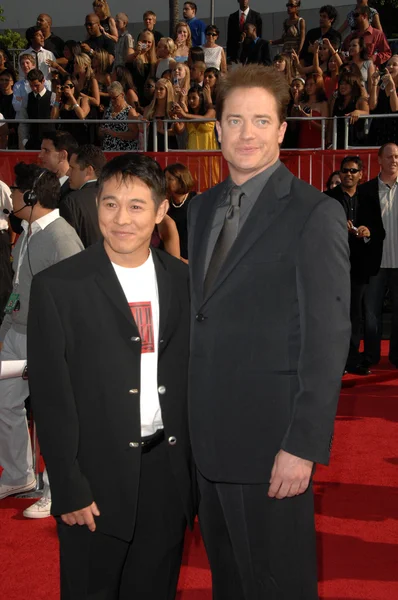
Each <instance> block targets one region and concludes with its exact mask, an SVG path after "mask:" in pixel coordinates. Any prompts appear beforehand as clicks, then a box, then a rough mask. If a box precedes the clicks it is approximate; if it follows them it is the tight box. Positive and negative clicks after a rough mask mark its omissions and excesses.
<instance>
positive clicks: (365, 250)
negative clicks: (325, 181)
mask: <svg viewBox="0 0 398 600" xmlns="http://www.w3.org/2000/svg"><path fill="white" fill-rule="evenodd" d="M362 169H363V164H362V160H361V159H360V158H359V157H358V156H346V157H345V158H343V160H342V161H341V166H340V178H341V184H340V185H338V186H336V187H335V188H333V189H332V190H329V191H328V192H327V194H328V195H329V196H331V197H332V198H336V200H338V201H339V202H340V204H341V205H342V206H343V208H344V210H345V213H346V216H347V227H348V241H349V245H350V262H351V307H350V317H351V340H350V350H349V354H348V359H347V365H346V370H347V371H348V372H349V373H355V374H357V375H368V374H369V369H368V367H367V366H366V365H364V364H362V363H361V357H360V354H359V344H360V341H361V323H362V303H363V299H364V295H365V291H366V288H367V285H368V283H369V278H370V276H371V275H375V274H376V273H377V272H378V270H379V267H380V260H381V252H380V248H381V247H382V244H383V239H384V237H385V231H384V228H383V223H382V220H381V214H380V207H379V206H378V202H377V199H366V200H365V199H364V198H362V199H361V196H360V194H359V192H358V185H359V183H360V181H361V179H362V176H363V171H362Z"/></svg>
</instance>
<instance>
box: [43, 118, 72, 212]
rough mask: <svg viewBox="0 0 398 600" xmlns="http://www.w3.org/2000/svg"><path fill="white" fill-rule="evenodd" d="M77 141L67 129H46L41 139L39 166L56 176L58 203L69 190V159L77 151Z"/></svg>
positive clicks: (60, 202)
mask: <svg viewBox="0 0 398 600" xmlns="http://www.w3.org/2000/svg"><path fill="white" fill-rule="evenodd" d="M78 147H79V144H78V142H77V141H76V140H75V138H74V137H73V136H72V135H71V134H70V133H69V132H68V131H59V130H58V131H46V132H45V133H44V135H43V139H42V141H41V147H40V153H39V161H40V166H42V167H43V168H44V169H47V170H48V171H51V173H55V175H56V176H57V177H58V181H59V185H60V186H61V188H60V198H59V204H62V202H63V201H64V199H65V197H66V196H67V195H68V194H69V192H70V185H69V167H70V165H69V161H70V158H71V156H72V154H73V153H74V152H77V149H78Z"/></svg>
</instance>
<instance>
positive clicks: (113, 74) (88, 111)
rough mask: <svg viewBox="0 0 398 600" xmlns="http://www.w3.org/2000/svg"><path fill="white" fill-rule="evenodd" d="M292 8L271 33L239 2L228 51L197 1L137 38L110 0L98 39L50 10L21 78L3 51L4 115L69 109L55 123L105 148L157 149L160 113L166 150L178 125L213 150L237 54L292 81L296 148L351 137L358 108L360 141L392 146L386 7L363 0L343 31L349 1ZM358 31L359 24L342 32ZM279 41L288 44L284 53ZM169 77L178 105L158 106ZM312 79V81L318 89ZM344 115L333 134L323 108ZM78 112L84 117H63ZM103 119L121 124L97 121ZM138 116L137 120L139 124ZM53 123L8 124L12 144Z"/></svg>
mask: <svg viewBox="0 0 398 600" xmlns="http://www.w3.org/2000/svg"><path fill="white" fill-rule="evenodd" d="M286 6H287V19H286V20H285V21H284V24H283V32H282V36H281V37H280V38H279V39H275V40H265V39H262V37H261V35H262V18H261V15H260V14H259V13H258V12H256V11H254V10H252V9H251V8H250V7H249V5H248V0H239V10H238V11H236V12H234V13H232V14H231V15H230V17H229V19H228V28H227V43H226V50H224V48H223V47H222V46H221V45H219V44H218V38H219V35H220V32H219V29H218V27H217V26H216V25H212V24H210V25H206V24H205V23H204V22H203V21H201V20H200V19H199V18H198V17H197V10H198V8H197V5H196V4H195V3H194V2H185V3H184V6H183V15H184V20H183V21H179V22H178V23H177V25H176V28H175V32H174V36H173V38H171V37H167V36H163V34H162V33H161V32H159V31H157V29H156V14H155V13H154V12H153V11H150V10H148V11H146V12H145V13H144V15H143V25H144V27H143V29H142V31H141V32H140V33H139V35H138V36H137V39H136V40H134V39H133V38H132V36H131V34H130V33H129V32H128V16H127V15H126V14H125V13H117V14H116V15H115V17H114V18H113V17H112V16H111V12H110V8H109V6H108V4H107V2H106V0H98V1H95V2H94V3H93V9H94V12H93V13H91V14H88V15H87V16H86V18H85V27H86V31H87V39H86V40H85V41H84V42H81V43H80V42H76V41H74V40H67V41H65V42H64V41H63V40H61V39H60V38H59V37H57V36H55V35H54V34H53V33H52V31H51V26H52V20H51V17H50V16H49V15H46V14H41V15H39V17H38V19H37V24H36V26H34V27H30V28H29V29H28V30H27V31H26V39H27V49H26V50H24V51H23V52H22V53H21V54H20V56H19V72H18V78H17V75H16V73H15V72H14V69H13V67H12V65H11V63H10V57H9V55H8V56H7V49H4V50H0V114H1V115H3V117H4V118H6V119H18V118H19V119H22V118H23V119H54V120H58V119H59V120H60V121H61V122H60V123H55V124H54V127H56V128H57V129H61V130H65V131H70V132H71V133H73V135H74V137H75V138H76V139H78V140H79V143H94V144H96V145H99V146H102V148H103V149H104V150H143V149H144V147H145V148H146V149H148V141H149V139H150V138H151V141H150V145H151V147H152V148H153V145H154V136H153V133H151V134H150V135H148V133H149V129H150V125H151V123H152V122H153V121H155V122H156V125H157V127H156V129H157V131H158V134H157V142H155V143H157V147H158V150H159V151H162V149H163V148H164V137H165V131H166V130H167V136H169V135H170V146H168V147H169V148H170V149H173V148H180V149H188V150H191V149H195V150H197V149H200V150H213V149H218V148H219V146H218V143H217V140H216V137H215V135H214V120H212V119H213V116H214V113H213V111H214V102H215V96H216V92H217V82H218V81H219V78H220V77H223V76H225V74H226V72H227V69H230V68H234V66H236V64H244V65H246V64H252V63H257V64H264V65H271V64H272V65H273V66H274V67H275V69H276V70H277V71H282V72H283V73H284V74H285V76H286V79H287V81H288V83H289V85H290V86H291V98H290V104H289V110H288V116H289V117H291V118H292V119H293V120H292V121H291V122H290V123H289V129H288V133H287V135H286V137H285V141H284V147H286V148H319V147H321V146H322V140H323V143H324V145H325V147H328V146H330V145H331V144H332V142H333V140H334V139H335V138H337V147H338V148H342V147H344V146H345V141H346V131H345V119H344V118H343V117H347V118H349V121H348V123H349V124H348V127H349V132H348V143H349V145H350V146H364V145H366V146H369V145H370V146H380V145H382V144H383V143H385V142H386V141H389V140H391V139H395V138H394V135H395V134H396V133H397V127H398V126H397V120H396V119H391V118H374V119H372V118H371V117H372V115H382V114H383V115H384V114H387V115H388V114H393V113H398V97H397V88H398V56H397V55H392V52H391V49H390V47H389V45H388V42H387V40H386V37H385V35H384V33H383V31H382V25H381V23H380V18H379V15H378V13H377V11H376V10H375V9H373V8H371V7H369V6H368V1H367V0H358V3H357V6H356V8H355V10H353V11H350V13H349V14H348V15H347V19H346V20H345V21H344V23H343V25H342V26H341V27H340V29H336V28H335V24H336V21H337V19H338V13H337V10H336V8H335V7H334V6H332V5H325V6H322V7H321V8H320V11H319V27H316V28H314V29H310V30H309V31H306V24H305V20H304V19H303V18H302V17H300V8H301V3H300V0H290V1H289V2H288V3H287V5H286ZM347 29H349V30H350V32H349V33H348V35H347V36H346V37H345V39H344V40H342V33H343V32H344V31H346V30H347ZM272 45H274V46H276V45H280V46H281V51H280V52H279V53H278V54H277V55H275V56H274V58H271V51H270V48H271V46H272ZM160 79H166V80H168V81H169V82H170V83H171V88H170V90H169V92H168V94H167V96H168V105H167V109H166V110H163V109H162V110H161V111H160V112H161V113H162V114H157V113H159V110H155V111H153V110H152V103H153V101H154V100H155V102H156V99H157V96H158V91H156V93H155V89H156V82H157V81H159V80H160ZM113 82H119V83H121V84H122V86H123V94H124V99H123V100H122V99H120V100H119V101H118V100H117V99H116V100H115V98H116V96H115V92H113V93H112V92H111V91H110V85H111V83H113ZM314 83H315V86H314ZM43 86H44V87H43ZM195 86H200V87H201V88H202V89H203V92H204V95H203V102H202V101H201V102H200V103H199V104H200V108H199V113H197V116H196V117H195V116H193V115H194V114H195V112H194V111H193V109H192V107H191V103H190V101H189V95H188V92H189V91H190V90H191V89H192V94H191V98H192V97H194V96H195V92H194V88H195ZM307 88H312V93H311V94H309V93H308V90H307ZM315 88H316V89H315ZM114 89H115V88H114ZM47 91H48V92H49V93H47ZM196 92H197V90H196ZM120 93H121V92H120ZM30 94H32V96H30ZM38 94H39V96H38ZM118 97H119V94H118ZM29 99H30V102H29ZM33 100H35V101H33ZM115 103H116V104H115ZM148 107H151V108H150V109H149V110H148ZM148 114H149V115H150V118H148ZM334 116H335V117H341V118H340V119H338V122H337V131H335V132H334V130H333V128H334V126H333V122H332V121H328V122H327V124H326V126H325V128H324V132H322V126H321V118H322V117H334ZM367 116H368V117H369V118H364V117H367ZM311 117H314V119H311ZM315 117H317V119H315ZM198 118H200V122H199V123H195V120H196V121H197V120H198ZM302 118H305V119H306V121H301V120H300V119H302ZM66 119H68V120H76V121H77V123H76V124H73V123H63V122H62V121H63V120H66ZM92 119H103V120H104V121H111V122H109V123H104V124H103V125H102V124H99V125H94V124H90V120H92ZM165 119H166V120H167V121H166V122H165ZM126 120H127V121H129V120H136V121H137V123H136V124H135V125H134V126H131V125H128V124H126V123H124V121H126ZM204 120H207V123H203V121H204ZM112 121H120V123H119V122H117V123H112ZM174 121H177V123H174ZM179 121H182V122H181V123H180V122H179ZM190 121H192V123H190ZM144 123H145V125H144ZM47 127H48V126H47ZM144 129H145V130H146V131H144ZM152 130H153V128H152ZM41 131H42V127H41V126H33V125H29V124H20V125H19V126H18V124H15V125H13V124H8V127H7V126H3V127H2V128H1V134H2V135H1V137H0V145H1V147H2V148H10V149H13V148H18V147H19V148H20V149H23V148H26V149H33V148H36V149H37V148H38V147H39V145H40V144H39V139H38V133H39V134H40V132H41ZM391 132H392V133H393V137H391ZM204 133H205V134H204ZM155 137H156V136H155ZM145 144H146V145H145Z"/></svg>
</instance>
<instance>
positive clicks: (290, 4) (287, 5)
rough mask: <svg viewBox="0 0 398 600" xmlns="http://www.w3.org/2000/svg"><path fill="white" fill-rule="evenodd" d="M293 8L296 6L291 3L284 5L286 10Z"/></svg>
mask: <svg viewBox="0 0 398 600" xmlns="http://www.w3.org/2000/svg"><path fill="white" fill-rule="evenodd" d="M295 6H297V4H292V3H291V2H288V3H287V4H286V8H295Z"/></svg>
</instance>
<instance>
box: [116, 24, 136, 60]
mask: <svg viewBox="0 0 398 600" xmlns="http://www.w3.org/2000/svg"><path fill="white" fill-rule="evenodd" d="M115 24H116V29H117V32H118V34H119V38H118V41H117V42H116V46H115V60H114V62H113V69H115V68H116V67H117V66H118V65H122V66H123V67H124V64H125V63H126V62H127V57H128V56H130V54H134V40H133V36H132V35H131V33H129V32H128V30H127V26H128V24H129V18H128V16H127V15H126V13H123V12H120V13H117V15H116V17H115Z"/></svg>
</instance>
